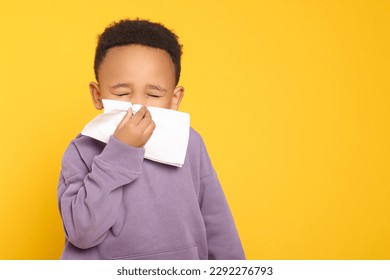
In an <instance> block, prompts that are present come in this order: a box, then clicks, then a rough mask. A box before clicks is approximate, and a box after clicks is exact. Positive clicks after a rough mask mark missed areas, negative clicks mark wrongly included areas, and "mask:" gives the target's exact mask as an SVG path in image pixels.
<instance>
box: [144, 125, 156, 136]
mask: <svg viewBox="0 0 390 280" xmlns="http://www.w3.org/2000/svg"><path fill="white" fill-rule="evenodd" d="M155 128H156V124H155V123H154V121H153V120H152V121H151V122H150V124H149V125H148V127H146V129H145V131H144V135H145V136H147V140H149V139H150V137H152V134H153V131H154V129H155Z"/></svg>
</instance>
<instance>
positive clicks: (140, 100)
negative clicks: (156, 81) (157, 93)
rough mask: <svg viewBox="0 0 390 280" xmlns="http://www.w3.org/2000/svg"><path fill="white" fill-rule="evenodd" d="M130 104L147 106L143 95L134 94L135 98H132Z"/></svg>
mask: <svg viewBox="0 0 390 280" xmlns="http://www.w3.org/2000/svg"><path fill="white" fill-rule="evenodd" d="M130 102H131V103H132V104H141V105H144V106H146V100H145V98H144V97H143V95H142V94H133V96H132V97H131V98H130Z"/></svg>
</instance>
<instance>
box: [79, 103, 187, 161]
mask: <svg viewBox="0 0 390 280" xmlns="http://www.w3.org/2000/svg"><path fill="white" fill-rule="evenodd" d="M102 101H103V106H104V113H103V114H100V115H98V116H97V117H95V118H94V119H93V120H92V121H90V122H89V123H88V124H87V125H86V126H85V127H84V129H83V130H82V132H81V134H82V135H85V136H89V137H92V138H94V139H97V140H99V141H102V142H104V143H107V142H108V140H109V139H110V136H111V135H113V134H114V131H115V129H116V128H117V126H118V124H119V123H120V122H121V120H122V119H123V117H124V116H125V114H126V112H127V110H128V108H130V107H131V109H132V111H133V114H135V113H136V112H137V111H138V110H139V109H140V108H141V107H142V105H139V104H134V105H132V104H131V103H130V102H125V101H118V100H111V99H103V100H102ZM148 110H149V112H150V114H151V115H152V119H153V121H154V123H155V124H156V128H155V130H154V131H153V134H152V136H151V138H150V139H149V141H148V142H147V143H146V144H145V146H144V148H145V158H146V159H149V160H153V161H156V162H160V163H164V164H169V165H173V166H177V167H182V165H183V164H184V160H185V156H186V153H187V146H188V139H189V134H190V115H189V114H187V113H183V112H178V111H175V110H168V109H163V108H156V107H148Z"/></svg>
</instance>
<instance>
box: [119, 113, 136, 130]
mask: <svg viewBox="0 0 390 280" xmlns="http://www.w3.org/2000/svg"><path fill="white" fill-rule="evenodd" d="M132 116H133V111H132V110H131V108H129V109H128V110H127V112H126V114H125V115H124V116H123V118H122V120H121V122H120V123H119V124H118V127H120V126H123V125H124V124H125V123H126V122H128V121H129V119H131V117H132Z"/></svg>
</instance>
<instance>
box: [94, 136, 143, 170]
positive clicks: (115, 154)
mask: <svg viewBox="0 0 390 280" xmlns="http://www.w3.org/2000/svg"><path fill="white" fill-rule="evenodd" d="M144 155H145V149H144V148H135V147H131V146H129V145H126V144H124V143H122V142H121V141H119V140H118V139H116V138H115V137H114V136H110V139H109V140H108V142H107V145H106V147H105V148H104V150H103V151H102V153H101V154H100V155H99V156H98V157H99V160H101V161H103V162H105V163H106V164H108V165H110V166H113V167H117V168H120V169H125V170H126V171H128V172H131V173H135V174H140V173H141V169H142V163H143V160H144Z"/></svg>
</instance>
